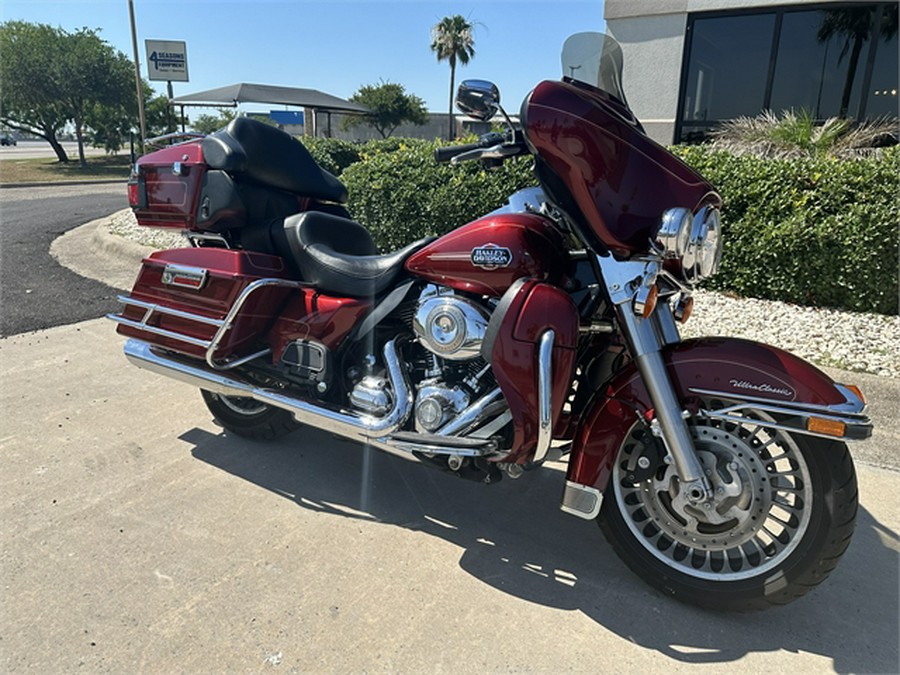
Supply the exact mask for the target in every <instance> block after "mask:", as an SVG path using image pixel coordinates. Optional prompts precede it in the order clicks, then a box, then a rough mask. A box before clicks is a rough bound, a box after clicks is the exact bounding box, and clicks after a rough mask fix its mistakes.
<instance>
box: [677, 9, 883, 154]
mask: <svg viewBox="0 0 900 675" xmlns="http://www.w3.org/2000/svg"><path fill="white" fill-rule="evenodd" d="M897 48H898V45H897V3H896V2H892V3H884V2H882V3H867V4H862V3H856V4H853V5H844V6H842V5H840V4H838V5H835V4H830V5H821V6H819V7H814V8H810V7H809V5H803V6H785V7H775V8H766V9H763V10H746V11H742V12H741V11H732V12H727V13H726V12H716V13H711V12H707V13H699V14H692V15H689V17H688V27H687V35H686V39H685V65H684V70H683V75H682V84H681V92H680V98H679V101H680V103H679V109H678V117H677V119H676V138H675V140H676V141H683V140H692V139H694V138H698V137H702V136H704V135H705V133H706V132H707V131H708V130H709V129H711V128H714V127H715V125H716V124H717V123H719V122H722V121H724V120H728V119H733V118H735V117H740V116H742V115H747V116H754V115H757V114H759V113H760V112H762V111H764V110H772V111H774V112H775V113H779V112H781V111H783V110H790V109H793V110H797V111H799V110H801V109H803V110H806V111H808V112H809V113H810V114H811V115H812V116H813V117H814V118H816V119H819V120H824V119H826V118H828V117H832V116H842V117H855V118H864V117H868V118H873V117H882V116H888V115H889V116H892V117H896V116H897V114H898V110H897V101H898V99H897V79H898V72H897V71H898V65H897Z"/></svg>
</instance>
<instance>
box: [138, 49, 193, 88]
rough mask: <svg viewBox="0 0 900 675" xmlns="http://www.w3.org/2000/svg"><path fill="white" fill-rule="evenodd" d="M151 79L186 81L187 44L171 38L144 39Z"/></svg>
mask: <svg viewBox="0 0 900 675" xmlns="http://www.w3.org/2000/svg"><path fill="white" fill-rule="evenodd" d="M144 44H145V45H146V47H147V72H148V75H149V77H150V79H151V80H164V81H167V82H173V81H174V82H187V81H188V67H187V45H186V44H185V43H184V42H178V41H172V40H144Z"/></svg>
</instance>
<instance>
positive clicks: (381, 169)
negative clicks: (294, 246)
mask: <svg viewBox="0 0 900 675" xmlns="http://www.w3.org/2000/svg"><path fill="white" fill-rule="evenodd" d="M347 146H349V147H347ZM436 147H438V144H437V143H434V142H428V141H421V140H413V139H395V138H389V139H386V140H384V141H372V142H370V143H366V144H363V145H358V146H354V145H353V144H349V143H346V142H343V141H332V140H329V141H323V140H322V139H319V143H318V146H317V147H316V150H315V151H313V150H312V148H311V152H313V154H314V155H315V153H316V152H319V153H320V154H322V155H323V156H325V155H327V156H328V157H329V158H330V159H329V161H331V162H333V164H332V166H338V167H339V170H338V171H332V172H333V173H341V172H343V173H342V175H341V179H342V180H343V181H344V183H345V184H346V185H347V188H348V190H349V192H350V204H349V209H350V212H351V213H352V214H353V216H354V218H356V219H358V220H359V221H360V222H362V223H363V224H364V225H366V226H367V227H368V228H369V229H370V230H371V231H372V233H373V235H374V237H375V239H376V241H377V243H378V245H379V246H380V247H381V248H382V249H383V250H391V249H396V248H399V247H402V246H404V245H406V244H408V243H410V242H411V241H413V240H415V239H418V238H420V237H424V236H426V235H440V234H443V233H446V232H449V231H450V230H453V229H454V228H456V227H459V226H460V225H462V224H464V223H467V222H469V221H471V220H474V219H476V218H478V217H479V216H481V215H483V214H485V213H487V212H488V211H491V210H493V209H495V208H497V207H498V206H501V205H502V204H503V203H504V202H505V199H506V196H507V195H509V194H511V193H512V192H515V191H516V190H519V189H521V188H524V187H527V186H530V185H534V184H535V183H536V181H535V178H534V176H533V174H532V172H531V161H530V159H528V158H521V159H518V160H515V161H509V162H507V163H506V164H505V165H504V166H503V167H502V168H500V169H498V170H492V171H486V170H485V169H483V168H482V166H481V165H480V164H479V163H478V162H467V163H464V164H461V165H459V166H451V165H449V164H437V163H436V162H435V161H434V158H433V153H434V149H435V148H436ZM351 150H352V151H354V152H355V157H356V159H353V156H354V155H353V152H350V151H351ZM673 151H674V152H675V154H677V155H678V156H679V157H681V158H682V159H683V160H684V161H685V162H687V163H688V164H690V165H691V166H694V167H695V168H697V169H698V170H699V171H700V172H701V173H702V174H703V175H704V176H706V177H707V179H709V180H710V182H712V183H713V185H715V186H716V188H717V189H718V190H719V192H720V193H721V194H722V197H723V199H724V208H723V229H724V237H725V254H724V257H723V263H722V269H721V271H720V272H719V274H718V275H717V276H715V277H714V278H713V279H711V280H710V281H709V282H707V284H706V286H707V287H708V288H713V289H717V290H724V291H732V292H734V293H736V294H738V295H741V296H750V297H757V298H765V299H771V300H782V301H786V302H792V303H796V304H803V305H814V306H823V307H834V308H840V309H846V310H855V311H866V312H871V311H875V312H879V313H882V314H897V313H898V304H897V303H898V248H900V241H898V224H900V205H898V201H900V199H898V198H900V148H898V147H894V148H886V149H884V150H882V151H881V153H880V154H879V155H878V156H873V157H862V158H858V159H852V160H836V159H833V158H810V159H794V160H773V159H760V158H755V157H750V156H742V157H737V156H734V155H731V154H729V153H727V152H723V151H713V150H710V149H709V148H708V147H705V146H687V147H685V146H682V147H677V148H674V150H673ZM317 159H318V156H317ZM351 159H352V161H349V160H351ZM326 168H327V166H326ZM329 170H331V169H329Z"/></svg>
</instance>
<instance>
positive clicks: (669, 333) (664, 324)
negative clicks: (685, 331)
mask: <svg viewBox="0 0 900 675" xmlns="http://www.w3.org/2000/svg"><path fill="white" fill-rule="evenodd" d="M650 320H651V321H653V323H654V324H655V327H656V329H657V333H658V334H659V336H660V337H661V338H662V341H663V344H665V345H674V344H678V343H679V342H681V333H680V332H679V331H678V324H677V323H676V322H675V315H674V313H673V311H672V305H671V303H669V301H668V300H662V299H661V300H660V301H659V302H658V303H656V311H655V312H653V314H651V315H650Z"/></svg>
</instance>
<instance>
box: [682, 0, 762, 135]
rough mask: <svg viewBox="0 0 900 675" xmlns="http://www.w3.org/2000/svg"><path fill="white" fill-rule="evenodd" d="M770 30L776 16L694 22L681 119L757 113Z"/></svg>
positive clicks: (699, 20)
mask: <svg viewBox="0 0 900 675" xmlns="http://www.w3.org/2000/svg"><path fill="white" fill-rule="evenodd" d="M774 30H775V15H774V14H756V15H747V16H729V17H719V18H712V19H698V20H696V21H695V22H694V30H693V38H692V42H691V62H690V66H689V69H688V78H687V88H686V90H685V95H684V99H683V100H684V117H683V119H684V120H685V121H692V120H721V119H729V118H732V117H739V116H740V115H755V114H757V113H758V112H760V111H761V110H762V109H763V103H764V99H765V91H766V79H767V77H768V64H769V56H770V54H771V49H772V36H773V34H774Z"/></svg>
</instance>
